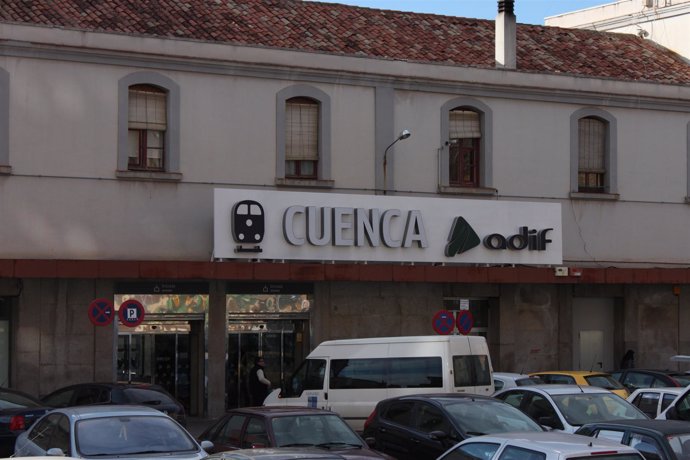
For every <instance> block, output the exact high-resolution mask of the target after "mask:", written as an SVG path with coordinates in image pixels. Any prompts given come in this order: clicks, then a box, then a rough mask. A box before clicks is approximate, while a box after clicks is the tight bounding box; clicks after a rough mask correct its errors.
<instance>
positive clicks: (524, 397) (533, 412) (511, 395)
mask: <svg viewBox="0 0 690 460" xmlns="http://www.w3.org/2000/svg"><path fill="white" fill-rule="evenodd" d="M493 396H494V398H497V399H500V400H502V401H505V402H507V403H508V404H510V405H511V406H513V407H517V408H518V409H520V410H521V411H522V412H524V413H526V414H527V415H529V416H530V417H532V418H533V419H534V420H536V421H537V422H538V423H539V424H540V425H542V426H546V427H549V428H551V429H552V430H557V431H564V432H566V433H575V431H577V429H578V428H580V427H581V426H582V425H584V424H585V423H592V422H604V421H611V420H621V419H628V420H649V417H647V415H645V413H644V412H642V411H641V410H639V409H638V408H637V407H635V406H633V405H632V404H630V403H629V402H628V401H626V400H625V399H623V398H621V397H620V396H618V395H617V394H615V393H612V392H610V391H609V390H605V389H603V388H599V387H595V386H591V385H555V384H547V385H532V386H526V387H518V388H510V389H508V390H502V391H499V392H497V393H494V395H493Z"/></svg>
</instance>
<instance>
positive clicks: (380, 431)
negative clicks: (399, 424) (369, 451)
mask: <svg viewBox="0 0 690 460" xmlns="http://www.w3.org/2000/svg"><path fill="white" fill-rule="evenodd" d="M387 432H388V430H387V429H385V428H383V427H379V433H387Z"/></svg>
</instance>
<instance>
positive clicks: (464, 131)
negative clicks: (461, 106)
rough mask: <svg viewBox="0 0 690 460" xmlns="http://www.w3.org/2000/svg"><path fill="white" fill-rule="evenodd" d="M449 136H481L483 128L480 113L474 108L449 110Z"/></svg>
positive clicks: (462, 137)
mask: <svg viewBox="0 0 690 460" xmlns="http://www.w3.org/2000/svg"><path fill="white" fill-rule="evenodd" d="M448 128H449V129H448V131H449V138H450V139H469V138H481V137H482V129H481V125H480V122H479V114H478V113H477V112H473V111H472V110H451V111H450V112H449V127H448Z"/></svg>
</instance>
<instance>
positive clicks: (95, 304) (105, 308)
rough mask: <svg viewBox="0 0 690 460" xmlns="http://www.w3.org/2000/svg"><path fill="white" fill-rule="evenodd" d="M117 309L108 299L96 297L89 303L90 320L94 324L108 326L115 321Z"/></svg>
mask: <svg viewBox="0 0 690 460" xmlns="http://www.w3.org/2000/svg"><path fill="white" fill-rule="evenodd" d="M114 318H115V311H114V310H113V303H112V302H111V301H110V300H108V299H94V300H92V301H91V303H90V304H89V320H90V321H91V323H92V324H93V325H94V326H107V325H109V324H110V323H112V322H113V319H114Z"/></svg>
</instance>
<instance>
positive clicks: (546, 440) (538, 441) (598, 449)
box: [437, 431, 644, 460]
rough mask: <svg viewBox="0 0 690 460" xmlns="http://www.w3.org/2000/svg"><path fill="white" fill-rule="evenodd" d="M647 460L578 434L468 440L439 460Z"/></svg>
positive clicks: (507, 435)
mask: <svg viewBox="0 0 690 460" xmlns="http://www.w3.org/2000/svg"><path fill="white" fill-rule="evenodd" d="M498 458H500V459H501V460H503V459H506V460H508V459H511V460H518V459H519V460H566V459H579V460H582V459H587V458H595V459H596V460H643V458H644V457H642V454H640V453H639V452H638V451H637V450H635V449H633V448H632V447H630V446H624V445H622V444H618V443H616V442H613V441H609V440H607V439H597V438H590V437H587V436H580V435H577V434H565V433H556V432H553V431H550V432H545V433H505V434H500V435H486V436H477V437H474V438H469V439H466V440H465V441H462V442H461V443H459V444H456V445H455V446H454V447H452V448H451V449H449V450H447V451H446V452H445V453H444V454H443V455H441V456H440V457H439V458H438V459H437V460H467V459H481V460H492V459H498Z"/></svg>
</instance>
